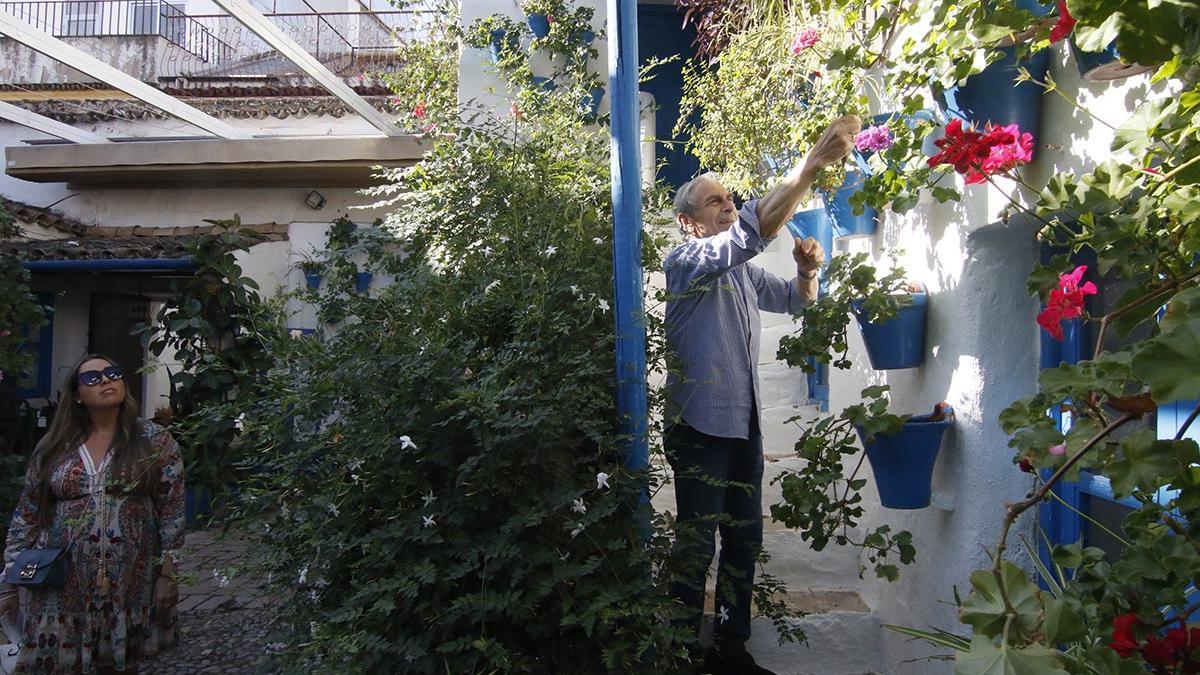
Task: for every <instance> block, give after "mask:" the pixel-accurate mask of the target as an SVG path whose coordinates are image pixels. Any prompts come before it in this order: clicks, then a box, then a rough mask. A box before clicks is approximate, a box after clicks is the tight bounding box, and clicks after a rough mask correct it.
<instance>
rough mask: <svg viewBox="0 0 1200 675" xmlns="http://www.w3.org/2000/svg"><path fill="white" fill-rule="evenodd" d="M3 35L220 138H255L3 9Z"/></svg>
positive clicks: (0, 23)
mask: <svg viewBox="0 0 1200 675" xmlns="http://www.w3.org/2000/svg"><path fill="white" fill-rule="evenodd" d="M0 35H3V36H5V37H9V38H12V39H13V40H16V41H17V42H20V43H21V44H23V45H25V46H26V47H29V48H30V49H32V50H34V51H36V52H40V53H42V54H45V55H46V56H49V57H50V58H52V59H54V60H56V61H60V62H62V63H65V64H66V65H68V66H70V67H72V68H74V69H76V70H78V71H80V72H82V73H84V74H86V75H89V76H91V77H94V78H96V79H97V80H99V81H101V82H104V83H106V84H109V85H111V86H112V87H114V88H116V89H120V90H121V91H123V92H125V93H126V94H129V95H130V96H133V97H135V98H137V99H140V100H141V101H143V102H145V103H148V104H150V105H152V106H154V107H155V108H159V109H161V110H163V111H164V112H167V113H169V114H171V115H174V116H175V117H178V118H179V119H181V120H183V121H185V122H188V123H189V124H194V125H196V126H198V127H200V128H201V129H204V130H205V131H207V132H209V133H212V134H215V135H217V136H220V137H221V138H228V139H242V140H245V139H249V138H253V135H251V134H250V133H248V132H245V131H242V130H239V129H237V128H235V127H232V126H230V125H229V124H226V123H225V122H222V121H221V120H219V119H217V118H215V117H213V116H212V115H209V114H208V113H205V112H202V111H200V110H197V109H196V108H193V107H192V106H190V105H188V104H186V103H184V102H183V101H180V100H179V99H177V98H175V97H173V96H170V95H168V94H164V93H163V92H161V91H159V90H157V89H155V88H154V87H151V86H150V85H148V84H146V83H145V82H142V81H141V80H139V79H137V78H136V77H133V76H130V75H127V74H125V73H123V72H121V71H120V70H117V69H116V68H113V67H112V66H110V65H108V64H106V63H104V62H102V61H100V60H99V59H97V58H95V57H94V56H92V55H90V54H87V53H85V52H83V51H81V50H79V49H76V48H75V47H72V46H71V45H69V44H67V43H65V42H63V41H62V40H60V39H58V38H56V37H54V36H53V35H50V34H49V33H46V32H44V31H41V30H38V29H37V28H34V27H33V26H31V25H29V24H27V23H25V22H24V21H21V20H20V19H17V18H16V17H14V16H12V15H10V14H7V13H5V12H3V11H0Z"/></svg>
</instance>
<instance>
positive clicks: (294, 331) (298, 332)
mask: <svg viewBox="0 0 1200 675" xmlns="http://www.w3.org/2000/svg"><path fill="white" fill-rule="evenodd" d="M288 335H291V336H292V337H294V338H298V337H304V331H302V330H300V329H299V328H293V329H291V330H289V331H288Z"/></svg>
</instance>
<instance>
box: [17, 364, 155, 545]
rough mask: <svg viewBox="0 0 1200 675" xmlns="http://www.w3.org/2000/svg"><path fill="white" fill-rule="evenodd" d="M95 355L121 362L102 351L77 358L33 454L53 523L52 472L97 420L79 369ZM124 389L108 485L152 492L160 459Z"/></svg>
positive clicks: (41, 512)
mask: <svg viewBox="0 0 1200 675" xmlns="http://www.w3.org/2000/svg"><path fill="white" fill-rule="evenodd" d="M92 359H101V360H104V361H108V363H109V365H114V366H115V365H118V364H117V362H116V361H114V360H113V359H111V358H109V357H107V356H105V355H103V354H87V355H86V356H84V357H83V358H81V359H79V360H78V361H76V362H75V365H74V366H72V367H71V370H70V372H69V373H68V374H67V376H66V378H65V379H64V380H63V383H62V387H61V388H60V389H59V392H60V393H59V397H58V408H57V410H55V412H54V421H52V422H51V423H50V428H49V429H48V430H47V431H46V435H45V436H43V437H42V440H41V441H40V442H38V444H37V447H36V448H34V450H33V455H32V456H31V457H30V458H29V462H30V468H31V470H32V471H33V475H34V476H36V478H37V497H38V522H39V523H40V524H41V525H42V526H43V527H48V526H49V525H50V523H51V522H52V521H53V519H54V495H53V493H52V492H51V490H50V475H51V473H53V472H54V469H55V468H56V467H58V465H59V464H60V463H62V461H63V460H64V459H65V458H66V457H68V456H69V455H70V454H71V453H73V452H75V451H76V450H77V449H78V448H79V446H80V445H82V444H83V443H84V441H86V440H87V437H88V434H90V433H91V431H92V418H91V416H90V415H89V414H88V411H87V408H85V407H84V405H83V403H81V402H79V400H78V398H77V394H78V391H79V380H78V379H77V376H78V375H79V367H80V366H82V365H83V364H84V363H86V362H88V361H90V360H92ZM129 392H130V388H129V386H128V385H126V387H125V400H123V401H121V405H120V410H119V411H118V413H117V431H116V434H115V435H114V436H113V441H112V446H110V448H109V452H110V453H112V460H111V461H112V473H111V474H110V475H111V477H112V480H110V483H109V485H108V486H106V489H107V490H109V491H114V490H115V491H119V492H124V493H130V494H138V495H144V496H149V495H150V494H151V493H152V491H153V490H154V489H155V488H156V487H157V484H158V482H159V481H156V480H152V478H154V477H157V476H152V474H155V473H156V472H154V471H152V470H151V469H152V467H153V466H154V464H155V460H156V459H157V458H156V457H154V456H153V451H152V448H151V444H150V439H148V438H146V434H145V422H143V421H142V420H141V419H140V418H139V417H138V404H137V401H135V400H133V395H132V394H130V393H129Z"/></svg>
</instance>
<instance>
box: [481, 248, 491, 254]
mask: <svg viewBox="0 0 1200 675" xmlns="http://www.w3.org/2000/svg"><path fill="white" fill-rule="evenodd" d="M483 254H484V255H491V254H492V247H491V246H484V247H483Z"/></svg>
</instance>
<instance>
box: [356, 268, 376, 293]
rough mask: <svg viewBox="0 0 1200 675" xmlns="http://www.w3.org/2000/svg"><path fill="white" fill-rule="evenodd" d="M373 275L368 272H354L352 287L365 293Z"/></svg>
mask: <svg viewBox="0 0 1200 675" xmlns="http://www.w3.org/2000/svg"><path fill="white" fill-rule="evenodd" d="M373 276H374V275H373V274H371V273H370V272H356V273H355V274H354V288H355V289H356V290H357V291H358V292H359V293H366V292H367V289H369V288H370V287H371V278H372V277H373Z"/></svg>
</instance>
